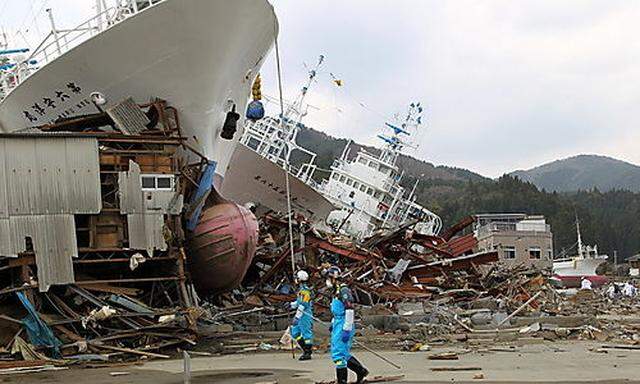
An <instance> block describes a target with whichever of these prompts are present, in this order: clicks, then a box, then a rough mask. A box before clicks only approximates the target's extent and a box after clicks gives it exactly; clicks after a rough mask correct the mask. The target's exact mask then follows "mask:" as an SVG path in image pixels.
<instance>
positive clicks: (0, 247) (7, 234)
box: [0, 218, 14, 256]
mask: <svg viewBox="0 0 640 384" xmlns="http://www.w3.org/2000/svg"><path fill="white" fill-rule="evenodd" d="M0 256H14V254H13V248H12V247H11V230H10V227H9V219H8V218H6V219H3V218H0Z"/></svg>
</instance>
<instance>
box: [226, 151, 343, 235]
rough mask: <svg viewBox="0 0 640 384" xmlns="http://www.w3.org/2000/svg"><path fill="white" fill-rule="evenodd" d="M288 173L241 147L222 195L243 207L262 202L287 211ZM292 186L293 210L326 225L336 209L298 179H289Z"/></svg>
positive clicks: (232, 159)
mask: <svg viewBox="0 0 640 384" xmlns="http://www.w3.org/2000/svg"><path fill="white" fill-rule="evenodd" d="M284 172H285V171H284V169H283V168H282V167H280V166H279V165H277V164H275V163H273V162H272V161H269V160H267V159H265V158H264V157H262V156H260V155H258V154H257V153H256V152H255V151H253V150H252V149H250V148H247V147H246V146H244V145H238V146H237V147H236V150H235V153H234V154H233V157H232V158H231V166H230V167H229V170H228V171H227V177H226V178H225V180H224V182H223V183H222V188H221V192H222V195H224V196H225V197H228V198H230V199H231V200H233V201H235V202H237V203H240V204H246V203H249V202H251V203H258V204H260V205H261V206H264V207H266V208H267V209H271V210H274V211H279V212H287V209H288V208H287V194H286V188H285V186H286V182H285V181H286V180H285V173H284ZM289 186H290V194H291V207H292V209H293V210H294V211H296V212H299V213H302V214H303V215H304V216H305V218H307V219H309V220H311V221H312V222H315V223H324V221H325V219H326V218H327V216H328V215H329V213H330V212H331V211H332V210H334V209H335V207H334V206H333V205H332V204H331V202H330V201H329V200H327V199H326V198H325V197H324V196H322V195H321V194H320V193H318V192H317V191H316V190H314V189H313V188H311V187H310V186H309V185H307V184H305V183H304V182H303V181H302V180H300V179H298V178H297V177H295V176H290V177H289Z"/></svg>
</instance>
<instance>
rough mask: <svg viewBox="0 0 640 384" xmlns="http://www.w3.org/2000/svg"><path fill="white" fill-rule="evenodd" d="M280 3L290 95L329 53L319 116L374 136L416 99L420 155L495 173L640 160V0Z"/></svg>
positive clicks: (14, 19) (9, 11)
mask: <svg viewBox="0 0 640 384" xmlns="http://www.w3.org/2000/svg"><path fill="white" fill-rule="evenodd" d="M16 3H19V4H16ZM93 3H94V2H93V1H89V0H48V1H47V0H33V1H27V0H24V1H23V0H21V1H15V0H0V18H1V19H2V22H3V23H4V25H5V27H8V32H10V33H11V32H12V31H13V30H15V29H17V28H19V27H20V25H22V29H23V30H24V29H25V28H26V26H27V25H29V24H32V23H31V21H32V20H33V16H32V14H33V13H37V11H38V10H40V9H41V8H42V9H44V8H43V4H44V5H45V6H51V7H53V8H54V10H55V11H56V14H58V15H59V16H58V17H57V18H58V19H60V20H61V21H60V23H65V22H67V21H75V20H79V19H80V18H82V15H83V14H85V15H86V14H89V13H90V12H91V6H92V5H93ZM273 3H274V4H275V8H276V12H277V13H278V17H279V21H280V37H279V38H280V49H281V56H282V65H283V71H284V82H285V85H284V88H285V96H286V97H288V98H293V97H295V95H296V93H297V92H298V89H299V88H300V87H301V85H302V84H303V81H304V76H305V75H306V74H305V68H304V66H303V64H302V63H303V62H306V63H307V64H313V63H314V62H315V60H316V59H317V56H318V55H320V54H323V55H325V56H326V62H325V65H324V68H323V71H322V73H321V74H320V76H319V78H318V82H317V83H316V84H314V86H313V89H312V90H311V92H310V95H309V98H308V101H309V103H310V104H311V105H312V106H313V108H310V109H309V115H308V116H307V117H306V120H305V123H307V124H308V125H310V126H313V127H315V128H317V129H320V130H322V131H325V132H327V133H329V134H331V135H335V136H340V137H351V138H354V139H355V140H357V141H360V142H365V143H368V144H377V141H376V139H375V138H374V137H375V134H376V133H378V131H377V130H378V129H380V127H381V126H382V123H383V122H384V120H385V118H390V117H392V116H393V115H394V113H397V112H403V111H404V110H405V108H406V106H407V105H408V103H409V102H411V101H421V102H422V103H423V104H425V105H426V106H427V109H426V112H427V115H426V118H425V121H426V125H425V126H423V131H422V133H421V134H420V135H418V139H419V141H420V146H419V148H418V149H417V150H416V151H415V152H414V153H413V155H414V156H416V157H419V158H422V159H425V160H427V161H430V162H433V163H435V164H445V165H451V166H459V167H464V168H469V169H471V170H473V171H476V172H479V173H481V174H484V175H487V176H492V177H495V176H499V175H500V174H502V173H504V172H508V171H512V170H515V169H519V168H530V167H532V166H536V165H539V164H542V163H544V162H547V161H552V160H555V159H558V158H562V157H567V156H572V155H575V154H579V153H597V154H603V155H608V156H612V157H616V158H619V159H622V160H626V161H629V162H633V163H636V164H640V130H639V129H638V127H637V126H636V125H637V123H638V118H637V115H638V112H637V109H638V108H637V104H639V102H640V88H639V87H638V84H640V69H639V67H638V66H637V65H634V64H636V63H637V62H639V60H638V58H639V56H640V39H638V37H637V36H638V35H639V34H640V24H639V23H638V20H640V2H635V1H616V0H601V1H588V0H575V1H574V0H565V1H558V0H549V1H545V0H531V1H511V0H504V1H497V0H496V1H490V0H486V1H477V0H468V1H467V0H456V1H449V0H441V1H435V0H433V1H431V0H424V1H422V0H394V1H383V0H350V1H345V0H342V1H331V0H322V1H317V0H316V1H310V0H274V1H273ZM67 11H71V12H70V14H66V13H67ZM7 20H9V22H7ZM24 20H26V21H24ZM36 20H40V22H39V29H40V30H41V31H46V30H47V27H46V23H45V19H42V18H40V19H38V18H36ZM71 24H73V23H71ZM34 29H35V28H33V27H32V28H31V29H30V31H29V33H33V32H34ZM27 35H28V36H31V35H29V34H27ZM33 40H35V39H33ZM329 72H332V73H334V74H335V75H336V76H337V77H339V78H340V79H342V80H344V83H345V85H344V87H342V88H337V87H335V86H332V85H331V83H330V77H329ZM262 76H263V79H264V93H266V94H269V95H276V94H277V88H276V78H275V76H276V72H275V65H274V59H273V55H272V57H270V58H269V59H268V61H267V65H266V66H265V67H264V68H263V71H262ZM362 104H364V105H365V106H367V109H365V108H364V107H362Z"/></svg>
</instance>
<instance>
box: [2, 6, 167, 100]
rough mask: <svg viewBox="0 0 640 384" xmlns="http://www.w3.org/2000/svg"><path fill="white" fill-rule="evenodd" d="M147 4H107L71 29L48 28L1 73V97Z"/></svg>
mask: <svg viewBox="0 0 640 384" xmlns="http://www.w3.org/2000/svg"><path fill="white" fill-rule="evenodd" d="M145 2H146V1H145ZM155 2H157V1H155ZM155 2H151V1H149V4H150V5H152V4H154V3H155ZM138 7H139V6H138ZM147 7H148V6H147V5H145V6H144V7H140V8H137V7H136V8H132V7H131V6H130V5H124V6H116V7H109V8H106V9H105V10H104V11H102V12H100V13H97V14H96V15H95V16H93V17H91V18H90V19H88V20H86V21H84V22H82V23H80V24H79V25H77V26H76V27H75V28H72V29H55V28H54V29H52V30H51V31H50V32H49V33H48V34H47V36H46V37H45V38H44V39H43V40H42V41H41V42H40V44H38V46H37V47H36V48H35V49H34V50H33V51H32V53H31V55H30V56H28V57H27V58H26V59H24V60H21V62H20V63H16V65H15V66H14V67H13V68H11V69H10V70H7V71H5V73H3V74H2V77H3V78H8V79H10V80H12V81H11V82H10V83H8V84H9V86H8V87H7V88H6V89H3V93H4V96H6V95H8V94H9V92H11V91H12V90H13V89H15V88H16V87H17V86H18V85H20V83H21V82H23V81H24V80H25V79H26V78H27V77H29V76H30V75H31V74H32V73H34V72H36V71H37V70H38V69H40V68H42V67H43V66H44V65H46V64H48V63H50V62H51V61H53V60H55V59H56V58H58V57H60V56H62V55H63V54H64V53H66V52H68V51H69V50H71V49H72V48H74V47H76V46H78V45H80V44H81V43H82V42H84V41H86V40H88V39H89V38H91V37H93V36H95V35H96V34H97V33H99V32H101V31H103V30H104V29H107V28H109V27H111V26H113V25H114V24H116V23H118V22H120V21H121V20H123V19H124V18H126V17H128V16H130V15H132V14H135V13H136V11H135V9H143V8H147ZM1 80H2V79H0V84H1V83H2V81H1Z"/></svg>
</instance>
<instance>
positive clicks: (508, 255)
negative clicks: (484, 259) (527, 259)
mask: <svg viewBox="0 0 640 384" xmlns="http://www.w3.org/2000/svg"><path fill="white" fill-rule="evenodd" d="M502 250H503V251H504V258H505V259H515V258H516V247H502Z"/></svg>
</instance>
